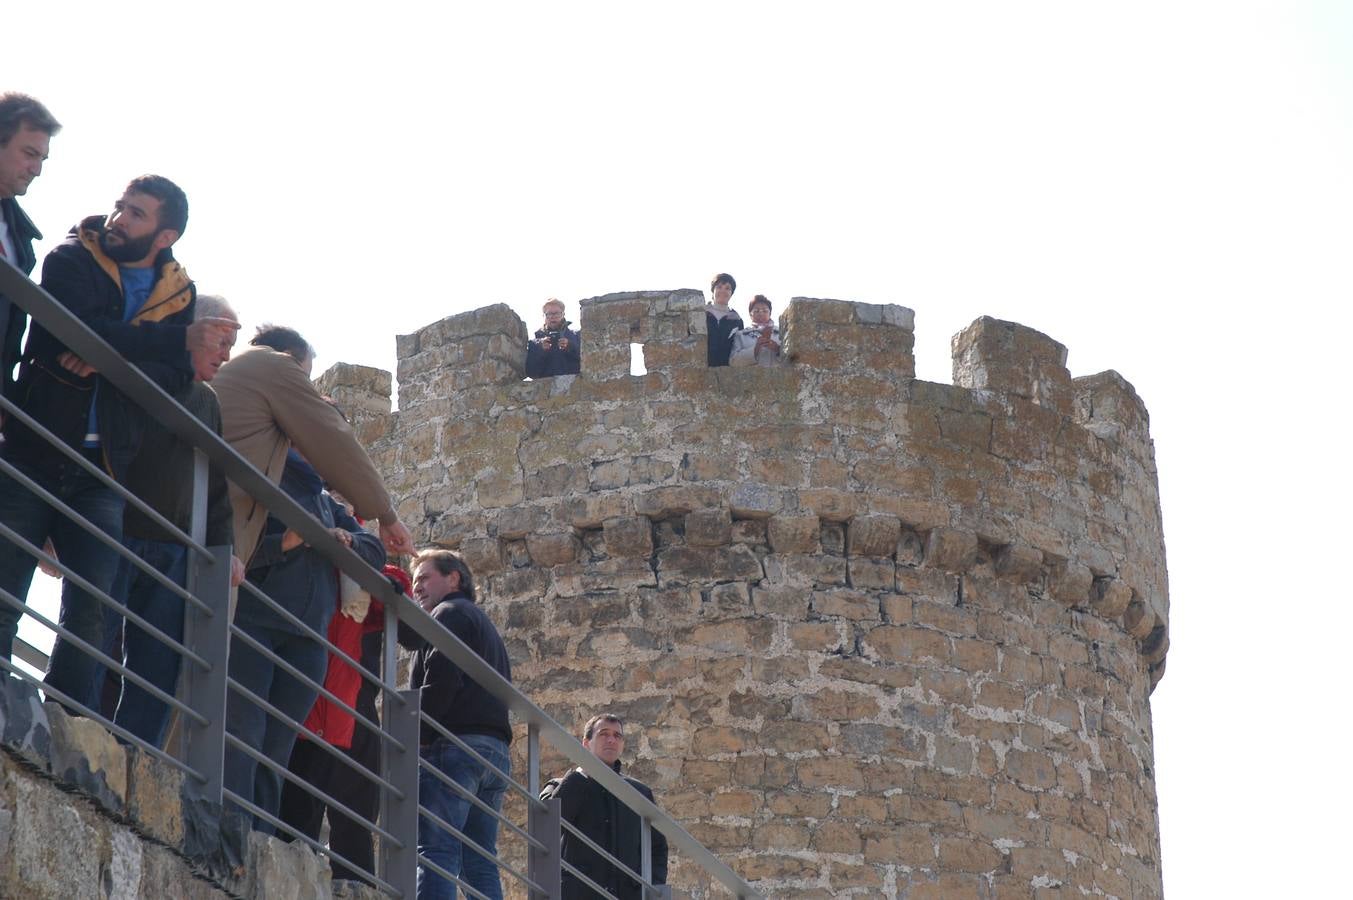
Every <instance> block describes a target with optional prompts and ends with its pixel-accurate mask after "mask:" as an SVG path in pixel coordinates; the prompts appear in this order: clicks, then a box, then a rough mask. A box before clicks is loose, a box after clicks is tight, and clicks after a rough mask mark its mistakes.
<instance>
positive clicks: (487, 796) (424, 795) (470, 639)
mask: <svg viewBox="0 0 1353 900" xmlns="http://www.w3.org/2000/svg"><path fill="white" fill-rule="evenodd" d="M413 595H414V598H415V599H417V600H418V602H419V604H420V605H421V606H422V607H423V609H424V610H426V611H427V612H429V613H430V614H431V615H432V617H433V618H434V619H436V620H437V622H438V624H440V625H441V626H442V627H443V628H445V629H446V630H447V631H449V632H451V633H452V634H454V635H455V636H456V637H458V638H460V639H461V641H463V642H464V643H465V645H466V646H467V647H469V648H470V649H471V650H473V651H474V652H475V653H477V654H478V655H479V658H480V659H482V660H484V662H486V663H488V664H489V665H490V666H491V667H492V668H493V669H495V670H496V671H497V672H498V674H499V675H502V676H503V678H505V679H507V680H508V681H511V680H512V665H511V663H510V662H509V661H508V658H507V647H505V646H504V645H503V639H502V637H500V636H499V634H498V629H497V628H495V627H494V626H493V622H491V621H490V620H489V617H488V616H487V615H486V614H485V613H484V610H483V609H481V608H480V607H479V606H478V605H477V604H476V603H475V601H474V579H473V577H472V576H471V574H470V569H469V567H468V566H467V565H466V564H465V561H464V560H463V559H461V558H460V556H458V555H457V554H455V553H453V552H451V551H450V550H424V551H423V552H422V553H420V554H418V556H417V557H416V558H415V559H414V570H413ZM409 684H410V686H411V687H415V688H418V690H419V693H420V702H421V704H422V707H421V708H422V711H423V713H424V715H425V716H426V717H427V718H430V719H432V720H433V721H435V722H436V723H437V724H438V725H440V726H441V728H440V729H439V728H436V727H433V726H431V725H429V724H427V723H426V722H424V723H423V724H422V726H421V736H420V738H419V744H420V745H421V749H420V751H419V752H420V755H421V756H422V758H423V759H425V760H427V762H428V763H429V764H430V765H431V766H434V767H435V768H437V769H438V770H439V771H440V772H441V774H442V775H443V776H444V777H446V778H449V779H451V780H452V781H454V782H456V783H457V784H459V785H460V786H461V787H462V788H464V789H465V790H466V791H467V792H468V793H469V794H471V795H473V796H474V797H475V798H477V799H478V800H479V801H480V802H481V803H483V804H484V806H486V807H488V808H489V809H492V810H493V811H494V812H498V811H499V810H501V809H502V808H503V792H504V791H505V790H506V789H507V781H506V777H507V776H510V775H511V766H512V763H511V760H510V758H509V757H508V753H507V748H508V744H510V743H511V742H512V727H511V725H509V723H508V718H507V707H506V705H504V704H503V702H502V701H501V700H499V699H497V698H496V697H494V696H493V695H492V694H490V693H489V692H488V691H486V690H484V688H482V687H480V686H479V685H478V684H476V683H475V682H474V681H473V680H472V679H470V678H467V677H466V675H465V673H464V672H462V671H461V669H460V667H459V666H457V665H456V664H455V663H454V662H452V661H451V658H450V657H448V656H446V655H445V654H443V653H442V652H441V651H440V650H437V649H436V648H435V647H432V646H424V647H423V648H422V649H420V650H419V651H418V653H417V655H416V656H414V660H413V674H412V677H411V678H410V679H409ZM443 731H445V732H448V733H450V734H453V735H455V736H456V737H457V738H459V739H460V740H461V741H464V742H465V744H466V745H468V746H469V747H470V748H471V749H473V750H474V751H475V753H477V754H479V756H481V757H483V758H484V759H485V760H487V761H488V762H489V763H490V764H491V765H492V766H493V768H487V767H485V766H484V765H483V764H482V763H481V762H479V760H477V759H475V758H474V757H473V756H471V755H470V754H469V753H466V752H465V750H464V749H462V748H461V747H460V745H459V744H457V743H456V742H455V741H452V740H450V739H448V738H447V737H446V735H445V734H443ZM495 770H496V771H495ZM418 804H419V806H421V807H423V808H425V809H427V810H428V811H429V812H431V813H432V814H433V815H434V816H436V817H437V818H438V819H441V820H442V822H445V823H446V824H447V825H450V826H451V827H453V828H455V829H456V830H457V831H459V832H461V833H462V834H464V835H465V836H466V837H467V838H469V839H470V840H472V841H474V842H475V843H476V844H478V845H479V846H480V847H483V848H484V849H485V850H486V851H487V852H488V853H489V854H490V856H496V855H497V843H498V820H497V819H496V818H494V817H493V816H491V815H489V814H488V813H486V812H485V811H484V810H483V808H481V807H479V806H477V805H474V804H471V803H470V801H469V800H467V799H465V797H464V796H462V795H461V794H459V793H457V792H456V791H453V790H452V789H451V788H449V787H447V786H446V784H445V783H444V782H443V780H442V779H441V778H438V777H437V776H436V775H434V774H432V773H431V772H428V771H427V770H426V769H424V768H422V767H420V768H419V771H418ZM418 852H419V853H420V854H421V855H422V856H425V857H426V858H427V859H428V860H429V861H430V862H432V863H433V864H434V865H436V866H438V867H439V868H441V869H443V870H445V871H446V872H448V873H449V874H451V875H454V876H455V877H456V878H459V879H461V880H462V881H464V882H465V884H467V885H469V886H470V887H472V888H474V889H475V890H477V891H479V892H480V893H482V894H483V895H484V896H486V897H488V898H489V900H502V896H503V888H502V882H501V880H500V879H499V876H498V866H497V864H496V863H495V862H494V861H493V859H492V858H489V857H485V856H481V855H479V854H478V853H476V852H475V851H473V850H468V849H464V848H462V845H461V842H460V839H459V838H456V837H454V836H453V835H451V833H450V832H448V831H447V830H446V828H445V826H444V825H442V824H441V823H439V822H436V821H434V820H433V819H431V818H429V817H428V816H420V817H419V819H418ZM455 896H456V886H455V884H454V883H452V882H451V881H448V880H447V879H445V878H443V877H442V876H441V875H440V874H438V873H437V872H436V871H434V870H433V869H432V868H430V867H428V866H422V865H420V866H419V867H418V900H454V898H455Z"/></svg>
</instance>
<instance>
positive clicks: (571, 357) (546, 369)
mask: <svg viewBox="0 0 1353 900" xmlns="http://www.w3.org/2000/svg"><path fill="white" fill-rule="evenodd" d="M542 311H543V312H544V313H545V324H544V325H543V326H541V328H540V329H539V330H538V331H536V336H535V340H532V341H529V342H527V344H526V375H527V377H528V378H551V377H553V376H555V375H577V374H578V370H579V369H580V368H581V367H582V363H581V362H580V352H581V349H582V348H581V346H580V342H579V340H578V332H576V331H574V330H573V329H571V328H569V327H568V326H569V322H568V320H567V319H565V318H564V304H563V303H560V302H559V301H558V300H556V299H554V298H553V297H551V298H550V299H549V300H546V301H545V306H544V307H543V308H542Z"/></svg>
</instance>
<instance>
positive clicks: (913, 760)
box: [325, 290, 1169, 896]
mask: <svg viewBox="0 0 1353 900" xmlns="http://www.w3.org/2000/svg"><path fill="white" fill-rule="evenodd" d="M703 306H704V299H703V296H702V295H701V293H700V292H698V291H694V290H676V291H641V292H629V293H619V294H609V295H606V296H603V297H597V298H594V299H590V300H584V301H582V304H581V334H582V344H583V346H582V371H581V373H580V374H579V375H576V376H561V377H556V378H547V379H542V380H539V381H524V380H523V373H524V362H525V345H526V339H527V328H526V325H525V324H524V323H523V322H522V321H521V319H520V318H519V317H517V316H516V314H515V313H513V312H512V310H511V309H509V308H508V307H507V306H505V305H497V306H490V307H485V308H483V309H478V310H474V311H472V312H468V313H464V314H461V315H457V316H452V317H449V318H447V319H443V320H441V321H439V322H436V323H433V324H432V325H429V326H427V327H425V328H423V329H420V330H419V331H418V332H416V333H415V334H412V335H406V336H401V337H400V338H399V339H398V350H399V369H398V374H399V389H400V407H401V408H400V410H399V411H398V412H396V413H389V412H387V411H386V410H388V405H386V406H384V407H382V403H383V402H384V403H386V404H388V383H386V384H384V385H382V384H381V383H378V382H379V379H378V378H377V377H376V376H375V375H367V376H362V377H354V376H353V375H352V374H351V373H349V372H347V370H345V369H339V370H331V373H327V374H326V376H325V378H326V379H330V380H331V381H332V382H333V383H334V384H336V385H341V386H343V387H344V388H345V389H346V390H350V391H351V390H357V389H356V388H354V387H353V383H354V382H357V383H360V382H361V381H362V378H363V377H369V378H370V379H371V381H372V388H373V390H372V391H371V396H370V397H369V398H368V401H367V402H358V401H357V400H356V398H355V397H354V398H353V399H354V402H355V405H356V406H358V407H359V408H361V409H362V410H365V412H363V413H362V416H364V417H365V418H363V419H361V420H359V427H362V428H363V429H365V430H364V432H363V433H364V434H367V435H370V436H372V440H371V444H370V446H371V450H372V453H373V457H374V458H375V459H376V461H377V464H378V465H379V467H380V468H381V470H382V472H383V473H384V475H385V477H386V479H387V483H388V484H389V485H390V486H391V489H392V493H393V494H394V495H395V497H396V501H397V503H398V506H399V510H400V514H401V516H402V517H403V518H404V519H405V521H407V522H408V523H409V524H410V525H411V527H413V528H414V530H415V537H416V539H418V540H419V541H420V542H422V543H436V544H441V545H444V546H449V547H456V548H459V549H460V551H461V552H462V553H463V554H464V555H465V556H466V558H467V560H468V561H469V563H470V565H471V567H472V569H473V571H474V572H475V573H476V577H477V579H479V580H480V582H481V584H482V586H483V594H484V597H485V598H486V599H485V602H486V604H487V605H488V606H489V607H490V610H491V613H492V614H493V615H494V617H495V619H496V620H498V621H499V622H500V623H506V627H505V628H504V635H505V637H506V638H507V640H508V643H509V649H510V651H511V653H512V658H513V667H514V672H515V673H516V674H517V677H518V682H519V684H521V685H522V686H523V688H524V689H526V690H528V692H530V693H531V694H532V695H533V696H534V697H536V698H537V699H538V701H539V702H541V703H542V704H543V705H544V706H545V708H546V709H547V710H549V711H551V713H552V714H554V715H556V716H557V717H559V718H560V719H561V720H572V719H573V718H575V717H576V716H578V715H580V714H581V713H582V712H583V711H584V710H587V709H589V708H592V707H595V706H598V705H604V706H606V707H607V708H614V709H619V710H622V711H624V712H626V713H628V714H629V715H630V716H631V717H632V718H633V719H634V720H635V721H639V722H643V723H646V724H645V728H644V732H643V738H642V741H641V746H638V747H635V748H634V749H635V751H636V752H637V754H638V757H639V758H638V760H637V761H636V769H637V770H638V774H639V777H641V778H645V779H646V780H649V781H650V783H653V784H654V785H655V786H656V787H659V788H661V790H660V791H659V793H660V794H662V793H664V791H665V792H666V796H665V798H664V802H665V804H666V805H667V806H668V808H669V809H672V810H673V812H674V813H675V814H677V815H678V816H679V817H683V818H684V819H685V820H686V821H687V822H688V823H690V824H691V827H692V829H693V831H694V833H696V835H697V837H699V838H700V839H701V840H702V842H704V843H706V844H707V845H708V846H711V847H713V848H714V849H716V850H723V851H727V852H729V853H734V854H741V855H742V856H741V858H742V864H741V865H739V866H738V868H740V869H741V871H742V872H743V874H744V875H745V876H747V877H749V878H764V879H768V880H767V882H766V883H767V884H769V885H770V886H771V887H770V889H769V890H770V893H771V894H772V895H783V892H797V891H800V890H820V891H822V892H824V893H826V894H832V893H835V892H837V891H844V892H849V891H850V890H851V889H859V888H864V889H865V890H866V892H867V893H877V892H879V891H878V889H879V888H880V887H882V888H883V890H882V893H890V892H891V891H896V890H900V887H899V886H900V885H901V884H902V882H903V881H907V882H908V883H910V884H921V883H925V884H937V883H943V882H942V880H943V879H947V878H951V877H952V878H957V879H959V880H958V881H957V882H953V883H955V884H960V887H959V888H958V889H957V891H956V893H955V895H963V896H977V895H978V893H980V891H982V890H986V891H991V890H993V888H994V886H996V885H997V884H998V883H1001V884H1004V883H1005V882H1006V881H1009V880H1011V879H1013V880H1014V881H1017V882H1019V883H1020V884H1024V885H1026V887H1028V889H1029V890H1030V891H1034V890H1035V889H1036V888H1037V885H1038V884H1041V883H1048V884H1051V883H1066V884H1076V885H1079V886H1080V887H1082V888H1084V889H1085V890H1087V891H1088V890H1092V889H1093V890H1100V891H1105V892H1108V893H1118V894H1119V895H1120V896H1128V895H1132V896H1137V895H1142V896H1155V895H1158V894H1159V890H1160V886H1159V863H1158V853H1159V838H1158V834H1157V830H1156V829H1157V826H1156V821H1155V800H1154V789H1153V787H1152V762H1151V734H1150V713H1149V700H1148V695H1149V693H1150V690H1151V688H1152V687H1153V686H1154V685H1155V683H1156V682H1157V680H1158V679H1159V678H1160V677H1161V675H1162V674H1163V672H1164V664H1165V654H1166V651H1167V650H1168V643H1169V642H1168V612H1169V603H1168V589H1167V580H1166V570H1165V550H1164V543H1163V537H1162V532H1161V520H1160V508H1159V498H1158V488H1157V483H1156V470H1155V462H1154V454H1153V449H1152V444H1151V439H1150V435H1149V430H1148V417H1147V412H1146V409H1145V406H1144V405H1143V404H1142V402H1141V400H1140V399H1139V398H1138V397H1137V395H1136V392H1135V391H1134V390H1133V388H1132V386H1131V385H1130V384H1129V383H1128V382H1127V381H1125V380H1124V379H1123V378H1122V377H1121V376H1119V375H1118V374H1117V373H1114V372H1103V373H1099V374H1097V375H1091V376H1088V377H1084V378H1072V377H1071V375H1070V373H1069V371H1068V369H1067V366H1066V361H1067V349H1066V348H1065V347H1064V346H1063V345H1061V344H1059V343H1057V342H1056V341H1054V340H1052V339H1051V338H1049V337H1048V336H1046V335H1044V334H1041V333H1039V332H1037V331H1035V330H1033V329H1030V328H1027V327H1025V326H1022V325H1018V324H1015V323H1011V322H1003V321H999V320H996V319H991V318H980V319H978V320H977V321H975V322H974V323H973V324H972V325H970V326H969V327H968V328H966V329H964V331H963V332H961V333H960V334H958V335H957V336H955V337H954V339H953V344H952V349H953V360H954V377H953V381H954V383H953V384H935V383H930V382H926V381H921V380H918V379H916V377H915V361H914V357H913V352H912V351H913V344H914V315H913V313H912V311H911V310H910V309H907V308H905V307H901V306H895V305H875V304H866V303H854V302H848V301H841V300H824V299H812V298H802V297H799V298H794V299H793V300H792V301H791V302H790V303H789V305H788V307H787V308H786V309H785V310H784V311H783V313H782V314H781V316H780V327H781V339H782V342H783V352H784V355H785V357H786V358H787V364H786V365H783V366H779V367H772V368H762V367H753V368H718V369H710V368H708V367H706V365H705V342H706V335H705V316H704V312H703ZM632 344H639V345H641V346H642V350H643V361H644V366H645V368H646V373H645V374H643V375H631V374H630V369H631V345H632ZM382 391H383V393H382ZM697 732H699V734H700V738H699V739H698V740H697V739H696V737H695V735H696V733H697ZM858 791H864V792H866V793H869V792H876V793H877V794H878V795H879V797H880V798H882V797H883V796H884V795H885V794H888V795H890V796H891V794H893V793H895V794H897V796H899V797H901V796H913V797H915V798H917V802H918V803H920V802H922V801H924V802H926V803H941V802H942V803H956V804H958V806H957V807H956V810H957V812H956V813H954V814H956V815H959V816H960V818H961V819H962V821H956V820H953V819H952V815H951V814H945V815H944V816H941V817H940V818H939V819H936V820H933V821H930V820H927V821H929V824H927V825H925V826H924V829H923V832H917V831H915V829H916V828H919V827H921V826H918V825H916V824H915V823H916V822H917V821H918V818H917V817H918V816H920V818H922V819H924V818H925V817H926V816H930V815H931V814H935V815H940V812H942V810H941V808H940V807H935V806H930V807H925V809H926V810H927V812H926V813H925V814H924V816H922V815H920V813H918V812H916V811H915V810H913V811H912V812H911V813H908V812H907V811H906V809H909V808H910V807H905V808H901V807H899V808H895V807H894V803H893V801H891V800H890V801H889V802H888V804H887V806H886V808H885V807H884V806H882V805H880V806H879V807H877V808H875V807H873V806H862V805H861V803H859V802H857V799H858V798H856V794H855V792H858ZM899 792H900V793H899ZM711 796H713V797H714V798H715V799H714V800H711V799H710V797H711ZM1109 797H1112V798H1113V803H1114V804H1118V806H1117V811H1109V810H1108V804H1109V799H1108V798H1109ZM719 798H723V799H722V800H720V799H719ZM824 802H825V803H826V805H825V806H823V805H822V803H824ZM879 802H880V804H882V802H883V801H882V799H880V801H879ZM1122 804H1127V806H1123V805H1122ZM969 806H971V807H972V809H973V810H974V812H972V815H974V816H985V815H996V816H998V819H999V821H998V823H997V824H992V822H996V821H997V820H990V821H988V820H981V821H977V820H973V821H970V820H969V818H968V816H969V812H968V807H969ZM1016 807H1017V808H1016ZM917 809H919V807H918V808H917ZM1125 809H1126V810H1128V811H1127V812H1125V811H1124V810H1125ZM720 810H723V812H720ZM809 810H816V811H809ZM838 811H839V816H840V817H843V822H844V823H845V828H846V830H845V831H840V832H832V834H833V835H834V837H833V838H831V839H830V840H829V839H828V838H826V837H821V838H819V837H816V836H815V835H818V833H819V829H821V828H824V827H826V825H825V824H824V823H828V824H830V823H831V822H833V821H835V817H837V816H838ZM1012 811H1013V812H1015V813H1016V815H1015V816H1007V815H1005V814H1006V813H1009V812H1012ZM1031 811H1037V812H1038V813H1039V815H1038V816H1035V817H1032V818H1026V817H1025V815H1024V814H1025V813H1029V812H1031ZM1063 815H1065V816H1069V817H1070V818H1069V820H1068V821H1069V824H1067V825H1066V826H1065V828H1062V829H1061V830H1059V826H1055V825H1052V824H1050V823H1051V822H1052V821H1053V820H1054V819H1058V818H1059V817H1061V816H1063ZM785 816H789V819H785ZM796 817H797V818H796ZM1106 817H1107V818H1106ZM1109 818H1112V819H1113V820H1114V821H1115V822H1117V823H1118V824H1117V825H1115V826H1113V827H1105V828H1096V827H1092V826H1091V825H1089V824H1087V823H1091V822H1095V821H1099V822H1101V824H1102V823H1103V822H1106V821H1108V819H1109ZM787 822H790V823H799V824H792V825H791V824H786V823H787ZM983 822H986V824H982V823H983ZM768 829H769V830H768ZM774 829H779V830H775V831H774V836H768V837H765V838H764V839H760V840H759V839H758V837H757V836H758V835H760V834H762V833H763V832H764V833H765V834H767V835H770V834H771V831H770V830H774ZM903 832H906V834H907V835H908V838H907V841H901V839H900V838H898V837H897V835H898V834H902V833H903ZM998 832H999V833H998ZM1091 832H1093V833H1091ZM913 839H914V840H915V841H917V842H919V844H920V845H922V849H921V850H915V849H914V848H913V847H912V843H911V842H912V841H913ZM749 842H750V843H749ZM857 842H858V846H857ZM927 842H928V843H927ZM955 842H957V844H956V843H955ZM958 844H962V846H963V847H964V848H967V849H964V850H962V851H961V853H962V854H966V853H969V852H971V853H972V854H974V857H973V859H974V860H976V861H977V862H974V863H972V864H973V865H977V863H980V866H979V867H978V868H977V869H972V868H964V866H965V865H968V863H957V864H954V865H951V864H950V863H951V862H953V861H952V860H949V861H946V860H945V858H944V857H945V854H946V850H945V848H946V847H951V848H952V847H953V846H957V845H958ZM1011 846H1028V847H1049V848H1053V849H1054V850H1057V849H1060V850H1062V851H1063V854H1064V853H1065V852H1066V851H1068V850H1071V851H1073V854H1072V856H1073V857H1074V858H1075V859H1080V860H1082V861H1084V860H1093V866H1092V867H1091V868H1093V870H1094V871H1093V872H1092V871H1091V869H1090V868H1086V867H1085V866H1081V865H1080V864H1078V863H1074V862H1067V860H1069V859H1072V857H1066V856H1064V855H1063V854H1057V853H1053V855H1051V856H1048V857H1038V861H1037V865H1038V866H1044V865H1045V864H1046V865H1047V866H1048V867H1049V868H1047V870H1046V871H1043V870H1041V869H1040V872H1039V873H1033V874H1030V873H1029V872H1027V871H1021V870H1020V866H1021V864H1020V863H1015V869H1016V870H1017V871H1016V872H1014V873H1013V874H1012V873H1011V869H1010V866H1011V863H1010V861H1009V860H1006V861H1005V862H1004V863H1002V862H1001V860H1002V859H1003V858H1004V857H1005V856H1007V855H1008V854H1010V853H1011V852H1012V851H1011V850H1010V849H1009V848H1010V847H1011ZM749 847H750V848H751V849H748V848H749ZM927 847H928V848H929V849H928V850H927V849H924V848H927ZM861 852H862V853H863V854H864V861H865V862H864V865H859V864H858V860H859V859H860V857H859V855H858V854H859V853H861ZM952 852H960V851H952ZM784 854H788V855H787V856H785V855H784ZM804 854H807V855H804ZM965 859H966V857H965ZM1126 859H1131V860H1134V862H1132V863H1130V864H1129V863H1126V862H1124V860H1126ZM805 860H811V862H806V861H805ZM969 862H971V861H969ZM1029 865H1033V864H1032V863H1030V864H1029ZM1003 866H1004V868H1002V867H1003ZM1078 866H1079V868H1080V869H1081V871H1079V872H1077V871H1076V870H1077V868H1078ZM1026 868H1027V866H1026ZM975 871H976V872H980V873H981V874H978V875H972V874H971V873H972V872H975ZM871 873H872V874H871ZM956 873H957V874H956ZM1002 873H1004V874H1002ZM1040 873H1041V874H1040ZM1106 873H1109V874H1106ZM970 878H971V879H975V880H973V881H972V882H971V883H969V881H968V880H965V879H970ZM1021 878H1022V879H1023V880H1022V881H1021V880H1020V879H1021ZM879 879H881V880H879ZM889 879H892V881H889ZM935 879H941V881H936V880H935ZM1040 879H1044V880H1043V881H1040ZM1049 879H1050V880H1049ZM890 884H891V885H892V887H891V888H890V887H888V885H890ZM981 885H986V887H982V886H981ZM1105 885H1109V886H1108V887H1106V886H1105ZM1134 885H1136V887H1134ZM970 888H971V891H970V890H969V889H970Z"/></svg>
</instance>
